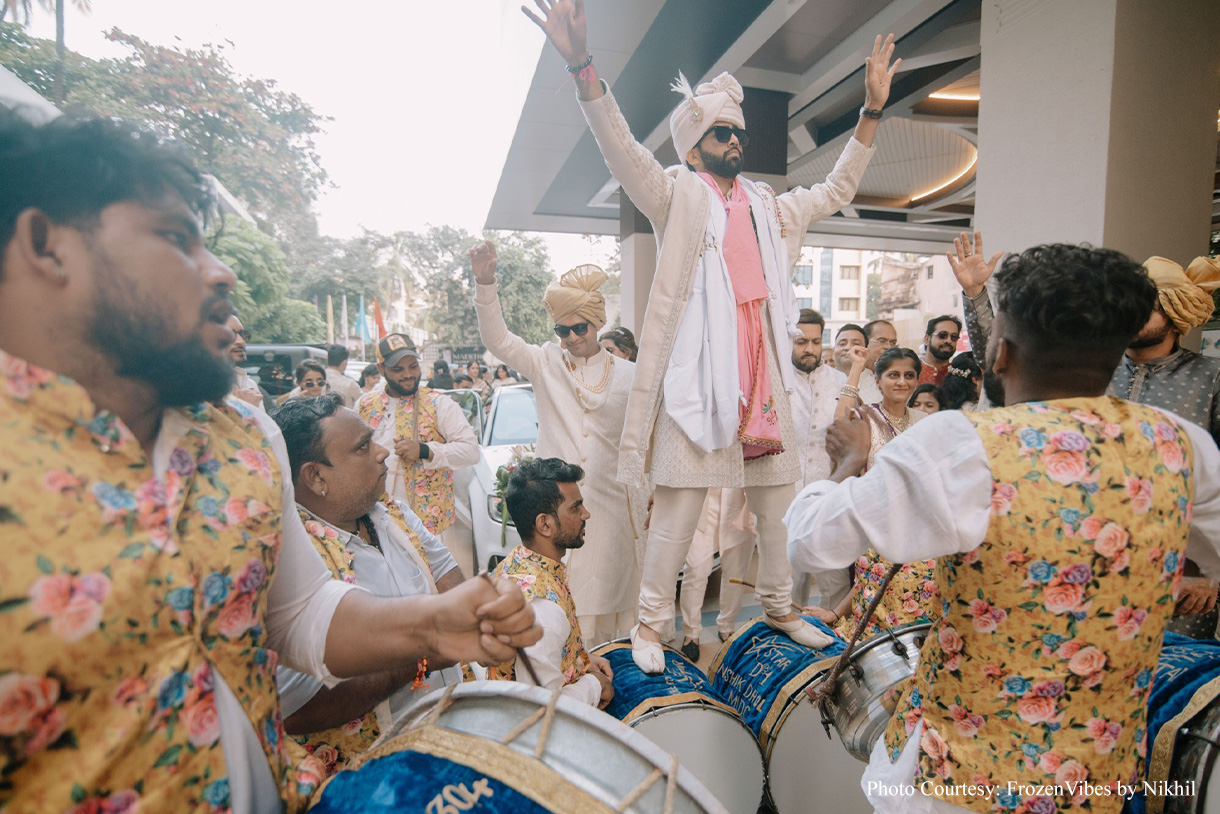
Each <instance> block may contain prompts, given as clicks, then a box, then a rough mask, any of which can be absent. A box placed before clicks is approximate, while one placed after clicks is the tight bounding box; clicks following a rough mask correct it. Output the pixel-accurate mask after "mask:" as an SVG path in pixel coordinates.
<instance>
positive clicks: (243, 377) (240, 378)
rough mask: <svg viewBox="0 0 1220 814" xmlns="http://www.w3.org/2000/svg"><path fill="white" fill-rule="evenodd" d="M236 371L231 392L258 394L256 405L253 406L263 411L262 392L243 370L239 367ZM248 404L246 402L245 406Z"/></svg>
mask: <svg viewBox="0 0 1220 814" xmlns="http://www.w3.org/2000/svg"><path fill="white" fill-rule="evenodd" d="M236 370H237V375H236V377H235V378H234V379H233V390H234V391H237V390H253V391H254V392H255V393H257V394H258V404H256V405H254V406H255V407H258V408H259V409H260V410H262V409H265V407H264V405H263V391H262V390H260V389H259V388H258V385H257V384H255V383H254V379H253V378H252V377H251V376H250V374H249V373H247V372H246V369H245V368H243V367H239V368H237V369H236ZM249 403H250V402H248V401H247V402H246V404H249Z"/></svg>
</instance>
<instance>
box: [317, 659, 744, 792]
mask: <svg viewBox="0 0 1220 814" xmlns="http://www.w3.org/2000/svg"><path fill="white" fill-rule="evenodd" d="M310 810H311V811H313V812H320V813H322V814H354V812H361V814H391V812H394V813H395V814H398V812H418V813H419V814H462V813H463V812H466V811H472V810H473V811H477V812H480V814H571V812H581V814H584V812H590V814H624V812H632V814H656V812H661V811H669V810H672V811H673V812H675V814H676V812H683V813H684V814H728V812H727V810H726V809H725V808H724V806H722V805H721V804H720V803H719V802H718V801H717V800H716V798H715V797H714V796H713V795H712V793H711V792H709V791H708V790H707V789H706V788H704V787H703V785H702V784H701V783H700V782H699V781H698V780H697V779H695V777H694V776H693V775H692V774H691V773H690V772H689V771H688V770H687V769H685V768H684V767H682V766H681V764H680V762H679V761H678V759H677V758H675V757H673V756H671V755H668V754H666V753H665V752H664V751H663V750H662V749H660V748H659V747H658V746H656V745H655V744H654V743H652V742H651V741H649V740H648V739H647V738H645V737H644V736H643V735H640V734H639V733H637V732H635V731H634V730H633V729H631V728H630V727H627V726H624V725H623V724H621V723H619V722H618V721H616V720H614V719H613V718H611V717H610V716H608V715H603V714H602V713H600V712H598V711H597V710H596V709H594V708H593V707H591V706H588V705H586V704H581V703H579V702H577V701H574V700H572V699H570V698H566V697H563V696H562V695H561V694H560V693H557V692H556V693H552V692H549V691H547V690H544V689H542V688H540V687H531V686H527V685H525V684H520V683H517V682H513V681H476V682H470V683H466V684H453V685H450V686H449V687H446V688H445V689H444V690H438V691H436V692H433V693H430V694H428V695H426V696H424V697H423V698H421V699H420V700H419V701H418V702H417V703H416V704H415V705H413V706H412V707H411V708H410V709H408V710H407V712H406V713H405V714H404V715H403V716H402V718H401V719H400V720H399V721H397V722H396V723H395V724H394V726H393V727H391V729H390V730H389V731H388V732H387V733H386V734H385V735H384V736H383V737H382V738H381V739H380V740H379V741H378V742H377V743H376V744H374V746H373V748H372V749H370V750H369V751H368V752H367V753H366V754H365V755H364V756H362V758H361V759H360V760H359V761H358V762H357V765H355V766H354V767H353V768H352V769H349V770H346V771H342V772H339V773H338V774H336V775H334V776H333V777H331V778H330V779H329V780H328V781H327V782H326V784H325V785H324V786H323V788H322V790H321V792H320V793H319V794H318V795H317V796H316V802H315V803H314V805H313V807H312V808H311V809H310Z"/></svg>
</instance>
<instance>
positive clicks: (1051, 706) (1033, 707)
mask: <svg viewBox="0 0 1220 814" xmlns="http://www.w3.org/2000/svg"><path fill="white" fill-rule="evenodd" d="M1017 715H1018V716H1019V717H1020V718H1021V720H1022V721H1025V723H1027V724H1041V723H1047V722H1049V721H1050V720H1051V719H1052V718H1054V717H1055V699H1054V698H1048V697H1046V696H1044V695H1035V696H1026V697H1025V698H1022V699H1020V700H1019V701H1017Z"/></svg>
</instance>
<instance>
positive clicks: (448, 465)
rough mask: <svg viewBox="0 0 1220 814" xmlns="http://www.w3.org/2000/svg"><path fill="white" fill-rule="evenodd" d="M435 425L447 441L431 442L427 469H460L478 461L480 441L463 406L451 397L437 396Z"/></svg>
mask: <svg viewBox="0 0 1220 814" xmlns="http://www.w3.org/2000/svg"><path fill="white" fill-rule="evenodd" d="M436 425H437V429H438V430H440V431H441V435H442V436H443V437H444V439H445V443H443V444H437V443H429V444H428V450H429V452H430V453H431V457H429V458H428V460H426V461H423V466H424V469H461V468H462V467H465V466H474V465H475V464H477V463H478V462H479V440H478V439H477V438H475V437H474V430H473V429H472V428H471V426H470V423H469V422H468V421H466V414H465V413H463V412H462V408H461V407H459V406H458V403H457V402H456V401H454V400H453V399H451V398H449V397H448V396H437V397H436Z"/></svg>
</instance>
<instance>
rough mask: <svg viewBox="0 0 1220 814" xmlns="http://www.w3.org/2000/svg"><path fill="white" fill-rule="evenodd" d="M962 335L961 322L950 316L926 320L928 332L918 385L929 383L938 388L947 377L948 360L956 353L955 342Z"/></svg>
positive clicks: (924, 340) (924, 341)
mask: <svg viewBox="0 0 1220 814" xmlns="http://www.w3.org/2000/svg"><path fill="white" fill-rule="evenodd" d="M961 335H962V321H961V320H960V319H958V318H957V317H955V316H953V315H952V314H942V315H941V316H938V317H935V318H933V319H930V320H928V332H927V334H925V335H924V338H923V343H924V352H923V357H922V358H921V359H920V361H921V362H923V367H921V368H920V373H919V383H920V384H924V383H925V382H930V383H931V384H935V385H937V386H940V385H942V384H944V383H945V378H946V377H947V376H948V375H949V360H950V359H952V358H953V354H955V353H957V340H958V339H960V338H961Z"/></svg>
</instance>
